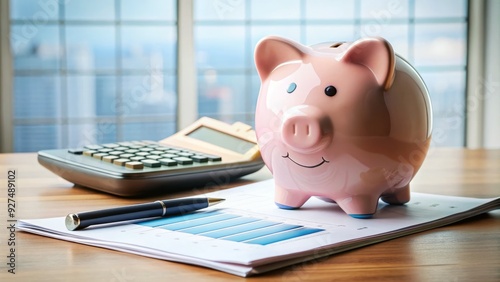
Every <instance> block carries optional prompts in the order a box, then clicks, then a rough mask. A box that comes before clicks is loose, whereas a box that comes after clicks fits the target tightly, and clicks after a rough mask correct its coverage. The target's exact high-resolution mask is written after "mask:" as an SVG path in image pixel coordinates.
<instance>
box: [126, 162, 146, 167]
mask: <svg viewBox="0 0 500 282" xmlns="http://www.w3.org/2000/svg"><path fill="white" fill-rule="evenodd" d="M125 167H127V168H131V169H143V168H144V164H143V163H142V162H127V163H125Z"/></svg>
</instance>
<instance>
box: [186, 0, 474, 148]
mask: <svg viewBox="0 0 500 282" xmlns="http://www.w3.org/2000/svg"><path fill="white" fill-rule="evenodd" d="M194 21H195V30H194V41H195V48H196V62H197V65H196V67H197V70H198V95H199V98H198V104H199V114H200V115H208V116H212V117H215V118H218V119H222V120H227V121H235V120H240V121H243V122H246V123H250V124H253V111H254V107H255V103H256V99H257V95H258V92H259V86H260V81H259V78H258V76H257V73H256V71H255V69H254V63H253V48H254V46H255V44H256V43H257V42H258V40H259V39H261V38H262V37H264V36H266V35H271V34H272V35H279V36H283V37H287V38H290V39H293V40H295V41H298V42H301V43H302V44H306V45H312V44H316V43H321V42H339V41H353V40H356V39H358V38H360V37H363V36H382V37H384V38H386V39H387V40H388V41H389V42H391V44H392V45H393V48H394V49H395V52H396V53H398V54H399V55H401V56H403V57H405V58H406V59H408V60H409V61H410V62H411V63H412V64H413V65H414V66H415V67H416V68H417V70H418V71H419V72H420V74H421V75H422V76H423V78H424V80H425V82H426V83H427V86H428V88H429V92H430V94H431V100H432V102H433V110H434V129H436V128H439V129H440V130H441V131H443V132H444V133H443V134H441V135H440V138H438V139H434V143H435V144H434V145H437V146H463V145H464V136H465V124H464V121H465V118H464V113H465V107H464V103H465V87H466V86H465V81H466V57H467V56H466V54H467V53H466V51H467V50H466V47H467V21H468V18H467V1H465V0H462V1H455V0H447V1H433V0H418V1H415V0H355V1H345V0H307V1H305V0H273V1H267V0H251V1H234V0H215V1H204V0H195V1H194ZM450 105H451V106H450Z"/></svg>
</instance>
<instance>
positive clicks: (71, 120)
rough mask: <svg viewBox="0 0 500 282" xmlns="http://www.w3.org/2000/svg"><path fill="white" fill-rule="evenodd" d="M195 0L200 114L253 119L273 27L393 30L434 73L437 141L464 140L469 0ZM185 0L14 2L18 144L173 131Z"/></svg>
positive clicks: (348, 37) (305, 32)
mask: <svg viewBox="0 0 500 282" xmlns="http://www.w3.org/2000/svg"><path fill="white" fill-rule="evenodd" d="M183 1H184V0H183ZM186 1H187V2H188V3H191V4H189V5H188V7H189V8H191V9H192V11H193V14H192V17H193V18H192V19H187V20H188V21H189V20H192V21H193V24H194V26H193V34H192V36H193V38H192V39H193V40H192V41H188V42H192V44H193V45H194V46H193V47H194V54H193V55H194V56H195V61H196V64H195V66H194V68H195V70H193V71H194V72H196V76H195V77H196V80H197V81H195V82H192V83H195V84H196V88H197V93H198V94H197V95H195V96H194V97H195V99H196V100H197V101H196V103H195V105H197V108H198V116H211V117H214V118H217V119H220V120H223V121H226V122H234V121H242V122H245V123H248V124H253V118H254V108H255V103H256V99H257V95H258V92H259V87H260V82H259V78H258V76H257V73H256V71H255V68H254V62H253V50H254V47H255V44H256V43H257V41H258V40H259V39H261V38H262V37H264V36H266V35H270V34H274V35H280V36H284V37H287V38H290V39H293V40H296V41H298V42H301V43H303V44H306V45H310V44H315V43H320V42H325V41H352V40H356V39H357V38H359V37H362V36H383V37H385V38H387V39H388V40H389V41H390V42H391V43H392V44H393V47H394V49H395V51H396V52H397V53H398V54H400V55H402V56H403V57H405V58H407V59H408V60H409V61H410V62H411V63H412V64H413V65H415V66H416V68H417V69H418V70H419V72H420V73H421V75H422V76H423V78H424V80H425V81H426V83H427V86H428V88H429V91H430V93H431V99H432V102H433V110H434V130H436V129H439V130H441V131H443V132H444V134H441V135H440V138H439V139H435V140H434V145H436V146H463V145H464V140H465V101H466V99H465V97H466V94H465V91H466V90H465V88H466V63H467V62H466V58H467V56H466V54H467V28H468V3H467V1H466V0H458V1H456V0H441V1H433V0H418V1H416V0H353V1H344V0H307V1H306V0H273V1H267V0H247V1H244V0H211V1H206V0H186ZM183 4H184V3H183ZM177 5H178V3H177V1H176V0H72V1H58V0H40V1H36V2H35V1H30V0H10V30H11V46H12V55H13V68H14V74H13V78H12V80H13V97H12V104H13V109H12V120H13V125H12V132H13V140H14V142H13V144H14V146H13V150H14V151H16V152H20V151H36V150H40V149H49V148H65V147H76V146H80V145H82V144H88V143H101V142H112V141H117V140H133V139H151V140H159V139H161V138H163V137H166V136H168V135H171V134H172V133H174V132H175V131H176V130H177V129H178V128H177V124H178V123H177V122H178V120H177V116H178V114H179V112H180V111H193V110H194V109H190V108H178V100H179V96H178V95H179V94H178V93H177V92H178V90H177V89H178V85H177V83H178V81H179V77H177V73H178V68H177V62H178V58H177V54H178V52H177V48H178V42H179V41H180V38H181V37H186V36H188V37H189V36H191V34H190V33H189V32H188V33H184V32H179V31H178V20H179V21H181V18H179V19H178V18H177V17H178V15H177V8H178V7H177ZM183 17H186V15H185V14H183ZM183 20H186V19H183ZM190 44H191V43H190ZM181 107H182V105H181Z"/></svg>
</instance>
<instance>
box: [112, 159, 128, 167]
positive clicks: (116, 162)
mask: <svg viewBox="0 0 500 282" xmlns="http://www.w3.org/2000/svg"><path fill="white" fill-rule="evenodd" d="M127 162H130V160H129V159H123V158H119V159H114V160H113V164H115V165H119V166H124V165H125V163H127Z"/></svg>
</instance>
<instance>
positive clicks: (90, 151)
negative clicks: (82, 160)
mask: <svg viewBox="0 0 500 282" xmlns="http://www.w3.org/2000/svg"><path fill="white" fill-rule="evenodd" d="M95 153H97V151H95V150H87V151H83V155H84V156H89V157H92V155H93V154H95Z"/></svg>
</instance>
